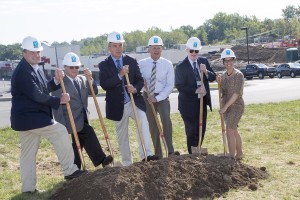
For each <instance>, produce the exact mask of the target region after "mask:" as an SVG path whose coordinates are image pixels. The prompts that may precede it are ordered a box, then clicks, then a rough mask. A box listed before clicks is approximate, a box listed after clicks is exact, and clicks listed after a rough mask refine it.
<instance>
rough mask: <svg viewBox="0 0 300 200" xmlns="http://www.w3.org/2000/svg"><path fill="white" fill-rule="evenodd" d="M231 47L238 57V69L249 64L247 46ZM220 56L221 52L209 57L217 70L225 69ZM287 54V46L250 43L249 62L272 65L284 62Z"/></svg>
mask: <svg viewBox="0 0 300 200" xmlns="http://www.w3.org/2000/svg"><path fill="white" fill-rule="evenodd" d="M231 49H232V50H233V51H234V53H235V55H236V57H237V62H236V67H237V68H238V69H240V68H242V67H245V66H246V65H247V64H248V54H247V46H246V45H244V46H241V45H236V46H233V47H232V48H231ZM220 56H221V53H220V52H219V53H216V54H214V55H212V56H211V57H210V58H209V60H210V63H211V66H212V68H213V69H214V70H215V71H223V70H224V67H223V63H222V60H221V59H220ZM285 56H286V49H285V48H262V47H261V46H250V45H249V63H264V64H266V65H268V66H270V67H271V66H273V65H274V63H277V64H278V63H284V62H285Z"/></svg>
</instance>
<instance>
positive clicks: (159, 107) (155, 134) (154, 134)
mask: <svg viewBox="0 0 300 200" xmlns="http://www.w3.org/2000/svg"><path fill="white" fill-rule="evenodd" d="M143 97H144V100H145V103H146V107H147V111H146V115H147V120H148V123H149V129H150V134H151V138H152V142H153V146H154V151H155V155H157V156H158V157H159V158H162V157H163V153H162V148H161V142H160V133H159V130H158V127H157V124H156V121H155V118H154V115H153V112H152V109H151V107H150V104H149V103H148V101H147V94H146V93H145V92H144V94H143ZM153 105H154V109H155V112H156V115H157V113H159V116H160V119H161V124H162V129H163V133H164V137H165V140H166V143H167V146H168V152H169V153H173V152H174V148H173V141H172V122H171V116H170V110H171V108H170V101H169V98H166V99H164V100H162V101H160V102H156V103H154V104H153Z"/></svg>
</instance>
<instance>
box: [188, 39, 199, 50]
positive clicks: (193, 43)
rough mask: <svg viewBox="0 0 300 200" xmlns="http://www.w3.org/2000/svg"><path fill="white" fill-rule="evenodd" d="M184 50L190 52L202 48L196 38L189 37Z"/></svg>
mask: <svg viewBox="0 0 300 200" xmlns="http://www.w3.org/2000/svg"><path fill="white" fill-rule="evenodd" d="M186 48H187V49H191V50H200V49H201V48H202V46H201V41H200V40H199V39H198V38H197V37H191V38H190V39H188V41H187V42H186Z"/></svg>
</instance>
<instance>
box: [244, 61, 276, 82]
mask: <svg viewBox="0 0 300 200" xmlns="http://www.w3.org/2000/svg"><path fill="white" fill-rule="evenodd" d="M240 71H241V72H242V73H243V74H244V77H245V78H246V79H247V80H251V79H253V77H255V76H257V77H258V78H259V79H263V78H264V77H265V76H269V77H270V78H274V76H275V75H276V70H275V67H268V66H267V65H265V64H262V63H253V64H248V65H246V67H245V68H242V69H240Z"/></svg>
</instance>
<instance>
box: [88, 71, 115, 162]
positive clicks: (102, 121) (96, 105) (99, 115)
mask: <svg viewBox="0 0 300 200" xmlns="http://www.w3.org/2000/svg"><path fill="white" fill-rule="evenodd" d="M86 79H87V80H88V83H89V86H90V90H91V93H92V95H93V100H94V103H95V107H96V110H97V113H98V117H99V120H100V124H101V127H102V131H103V134H104V138H105V141H106V144H107V146H108V149H109V153H110V155H111V156H112V157H113V150H112V147H111V143H110V140H109V137H108V134H107V131H106V127H105V124H104V120H103V117H102V114H101V110H100V107H99V104H98V101H97V98H96V95H95V91H94V88H93V84H92V80H91V79H90V77H86Z"/></svg>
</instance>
